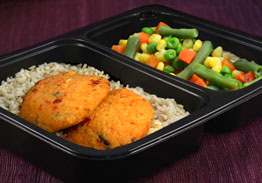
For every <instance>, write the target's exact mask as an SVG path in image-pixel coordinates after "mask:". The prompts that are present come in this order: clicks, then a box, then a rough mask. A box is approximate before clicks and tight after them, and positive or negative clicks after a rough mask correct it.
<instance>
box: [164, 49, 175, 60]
mask: <svg viewBox="0 0 262 183" xmlns="http://www.w3.org/2000/svg"><path fill="white" fill-rule="evenodd" d="M164 58H165V59H166V60H169V61H170V60H173V59H175V58H176V51H175V50H172V49H169V50H167V51H166V52H165V53H164Z"/></svg>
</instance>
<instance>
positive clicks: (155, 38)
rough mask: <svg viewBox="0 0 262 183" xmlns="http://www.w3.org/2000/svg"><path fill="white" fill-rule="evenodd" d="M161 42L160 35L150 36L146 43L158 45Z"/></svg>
mask: <svg viewBox="0 0 262 183" xmlns="http://www.w3.org/2000/svg"><path fill="white" fill-rule="evenodd" d="M160 40H161V35H159V34H152V35H151V36H150V37H149V39H148V42H149V43H158V42H159V41H160Z"/></svg>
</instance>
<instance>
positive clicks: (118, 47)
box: [112, 45, 125, 53]
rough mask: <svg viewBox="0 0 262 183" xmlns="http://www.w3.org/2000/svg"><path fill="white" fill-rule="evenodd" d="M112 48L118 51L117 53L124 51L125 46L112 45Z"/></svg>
mask: <svg viewBox="0 0 262 183" xmlns="http://www.w3.org/2000/svg"><path fill="white" fill-rule="evenodd" d="M112 50H114V51H116V52H118V53H124V51H125V47H124V46H122V45H113V46H112Z"/></svg>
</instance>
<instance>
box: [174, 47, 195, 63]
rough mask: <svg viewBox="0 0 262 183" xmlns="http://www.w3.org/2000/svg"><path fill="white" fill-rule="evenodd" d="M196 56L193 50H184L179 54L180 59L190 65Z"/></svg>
mask: <svg viewBox="0 0 262 183" xmlns="http://www.w3.org/2000/svg"><path fill="white" fill-rule="evenodd" d="M195 56H196V52H194V51H193V50H189V49H184V50H182V51H181V52H180V53H179V56H178V59H179V60H181V61H183V62H185V63H187V64H190V63H191V62H192V61H193V59H194V58H195Z"/></svg>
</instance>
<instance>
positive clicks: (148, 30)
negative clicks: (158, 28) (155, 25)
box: [142, 27, 154, 35]
mask: <svg viewBox="0 0 262 183" xmlns="http://www.w3.org/2000/svg"><path fill="white" fill-rule="evenodd" d="M142 32H144V33H147V34H149V35H151V34H153V33H154V30H153V29H152V28H151V27H143V28H142Z"/></svg>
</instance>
